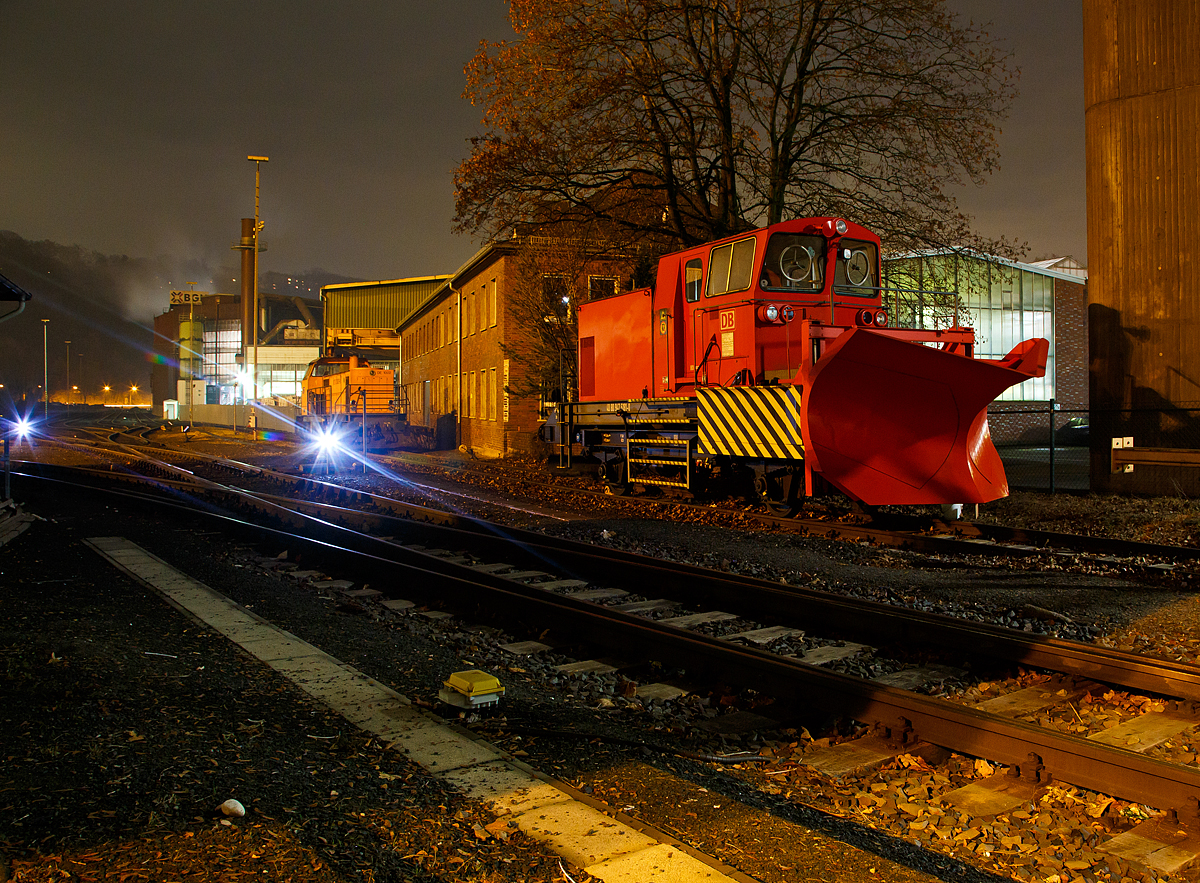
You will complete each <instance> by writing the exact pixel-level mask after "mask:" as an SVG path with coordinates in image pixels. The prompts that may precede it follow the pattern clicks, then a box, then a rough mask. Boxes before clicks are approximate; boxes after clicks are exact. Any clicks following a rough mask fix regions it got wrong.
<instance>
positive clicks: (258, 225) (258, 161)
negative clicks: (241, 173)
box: [246, 156, 270, 401]
mask: <svg viewBox="0 0 1200 883" xmlns="http://www.w3.org/2000/svg"><path fill="white" fill-rule="evenodd" d="M246 159H248V160H250V162H252V163H254V251H252V252H251V254H252V255H253V256H254V323H253V327H254V337H253V340H254V363H253V365H254V373H253V374H252V375H251V377H252V378H253V382H254V392H253V395H254V399H255V401H257V400H258V234H259V233H261V232H262V228H263V224H262V222H261V221H259V220H258V181H259V177H258V176H259V171H260V170H261V168H262V164H263V163H265V162H267V161H268V160H269V159H270V157H266V156H248V157H246Z"/></svg>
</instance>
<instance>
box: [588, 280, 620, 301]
mask: <svg viewBox="0 0 1200 883" xmlns="http://www.w3.org/2000/svg"><path fill="white" fill-rule="evenodd" d="M616 293H617V277H616V276H588V300H597V299H598V298H602V297H612V296H613V295H614V294H616Z"/></svg>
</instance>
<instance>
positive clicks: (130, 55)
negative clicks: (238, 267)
mask: <svg viewBox="0 0 1200 883" xmlns="http://www.w3.org/2000/svg"><path fill="white" fill-rule="evenodd" d="M1080 5H1081V4H1080V3H1079V2H1078V0H1051V2H1046V0H1037V2H1034V0H1008V2H1005V3H1002V4H999V3H995V2H991V0H951V6H952V8H954V9H956V10H960V11H961V12H962V13H963V14H964V16H966V17H971V18H974V19H976V20H977V21H987V20H990V21H992V22H993V23H994V27H993V28H992V31H993V33H995V34H996V36H997V37H999V38H1000V39H1001V40H1002V41H1004V42H1005V43H1006V44H1007V45H1009V46H1010V47H1012V48H1013V49H1015V50H1016V61H1017V64H1018V65H1019V66H1020V67H1021V69H1022V77H1021V97H1020V98H1019V100H1018V103H1017V105H1016V107H1015V109H1014V112H1013V115H1012V117H1011V118H1010V119H1009V120H1008V122H1007V123H1006V124H1005V126H1004V134H1003V136H1002V141H1001V147H1002V151H1003V152H1002V157H1001V162H1002V169H1001V170H1000V172H998V173H997V174H995V175H993V176H992V178H991V180H990V181H989V183H988V184H987V185H986V186H985V187H982V188H974V187H971V188H964V190H963V191H962V193H961V194H960V202H961V204H962V206H963V207H964V208H965V209H966V210H967V211H968V212H969V213H971V214H973V215H975V217H976V218H977V220H978V226H979V227H980V229H981V231H982V232H984V233H986V234H990V235H998V234H1004V235H1008V236H1010V237H1015V238H1017V239H1021V240H1025V241H1027V242H1028V243H1029V252H1028V255H1027V257H1028V258H1029V259H1031V260H1033V259H1038V258H1042V257H1047V256H1051V255H1062V254H1070V255H1073V256H1075V257H1077V258H1078V259H1080V260H1084V259H1085V258H1086V248H1087V244H1086V238H1085V232H1084V231H1085V218H1084V209H1085V200H1084V190H1083V188H1084V151H1083V73H1082V48H1081V43H1082V33H1081V28H1082V23H1081V19H1082V15H1081V11H1080ZM0 34H3V35H4V41H3V42H4V46H3V51H2V52H0V230H12V231H14V232H16V233H18V234H19V235H21V236H23V237H24V238H26V239H51V240H54V241H57V242H60V243H63V244H73V245H80V246H83V247H84V248H87V249H92V250H96V251H100V252H105V253H111V254H128V255H131V256H139V257H151V256H156V255H171V256H175V257H196V258H208V259H210V260H212V261H213V262H214V263H217V264H221V263H226V262H231V263H232V262H233V261H234V260H236V258H235V257H234V256H231V253H230V252H229V246H230V245H231V244H232V243H233V242H235V241H236V240H237V237H238V235H239V219H240V218H242V217H250V216H253V214H254V164H253V163H251V162H248V161H247V160H246V156H247V155H248V154H261V155H265V156H269V157H270V162H268V163H266V164H264V165H263V166H262V201H261V206H262V207H261V216H262V218H263V219H264V220H265V222H266V228H265V229H264V232H263V240H264V241H265V242H266V243H267V245H268V248H269V251H268V252H267V253H266V254H265V255H264V256H263V261H262V268H263V270H264V271H266V270H277V271H283V272H297V273H299V272H303V271H305V270H308V269H312V268H322V269H325V270H328V271H331V272H334V273H339V274H342V275H345V276H352V277H358V278H367V279H384V278H396V277H401V276H418V275H428V274H434V273H447V272H451V271H452V270H453V269H455V268H457V267H458V266H459V265H460V264H462V263H463V262H464V261H465V260H466V259H467V258H468V257H470V255H471V254H472V253H473V251H474V250H475V248H476V246H477V243H475V242H473V241H471V240H470V239H468V238H466V237H462V236H455V235H454V234H452V233H451V231H450V223H451V218H452V216H453V210H454V206H453V183H452V175H453V170H454V168H455V166H456V165H457V164H458V163H459V162H460V161H461V160H462V159H463V158H464V157H465V155H466V151H467V143H466V142H467V139H468V138H469V137H470V136H471V135H472V134H475V133H476V132H477V130H478V121H479V113H478V111H477V110H475V109H474V108H472V107H470V105H468V104H467V103H466V102H464V101H463V100H462V99H461V97H460V96H461V93H462V87H463V66H464V64H465V63H466V62H467V61H468V60H469V59H470V58H471V56H472V55H473V54H474V52H475V50H476V48H477V47H478V44H479V41H480V40H484V39H486V40H499V39H504V38H505V37H510V36H511V35H512V31H511V30H510V28H509V27H508V21H507V6H506V4H505V3H504V2H503V0H348V2H342V3H329V2H317V0H256V2H253V3H246V2H244V0H238V2H232V0H191V2H185V0H103V2H96V0H0Z"/></svg>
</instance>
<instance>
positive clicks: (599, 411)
mask: <svg viewBox="0 0 1200 883" xmlns="http://www.w3.org/2000/svg"><path fill="white" fill-rule="evenodd" d="M879 280H880V244H879V238H878V237H877V236H876V235H875V234H873V233H871V232H870V231H869V230H867V229H865V228H863V227H860V226H858V225H857V224H853V223H850V222H848V221H845V220H842V219H840V218H804V219H797V220H792V221H785V222H783V223H779V224H774V225H772V226H770V227H765V228H762V229H758V230H754V231H751V232H748V233H745V234H740V235H738V236H733V237H730V238H728V239H723V240H720V241H718V242H714V243H710V244H706V245H703V246H698V247H695V248H690V249H687V250H686V251H681V252H676V253H674V254H670V255H667V256H665V257H663V258H662V259H661V260H660V261H659V264H658V274H657V282H656V284H655V286H654V287H653V288H647V289H640V290H636V291H630V292H627V293H624V294H619V295H616V296H613V297H609V298H605V299H602V300H595V301H591V302H588V303H585V304H582V305H580V307H579V363H578V364H579V396H578V398H579V401H577V402H568V403H562V404H560V405H556V406H555V408H554V410H553V412H552V413H551V415H550V418H549V420H548V421H547V425H546V429H545V433H546V437H547V438H548V440H550V441H551V442H555V443H557V444H559V445H560V446H561V449H563V450H569V451H573V452H576V453H577V454H584V455H588V456H591V457H593V458H595V460H596V461H597V462H598V467H597V468H598V471H599V474H600V476H601V478H602V479H603V480H604V481H605V482H607V483H608V485H609V486H610V488H612V490H613V491H614V492H616V493H621V492H624V491H626V490H628V489H629V487H630V486H631V485H634V484H643V485H651V486H655V485H657V486H669V487H681V488H686V489H688V490H691V491H693V492H698V491H700V490H702V489H703V488H704V487H705V486H706V485H707V484H708V483H709V482H710V481H712V480H713V479H714V478H715V477H718V476H719V477H729V476H735V477H740V478H743V479H746V480H748V481H750V482H751V483H752V484H753V487H754V489H755V491H756V492H757V494H758V496H759V497H760V498H761V499H762V500H763V501H764V502H765V503H766V504H767V505H768V506H769V507H770V508H771V509H772V510H774V511H776V512H781V513H794V512H796V511H798V509H799V508H800V507H801V505H802V503H803V500H804V498H805V497H811V496H813V495H815V494H819V493H823V492H827V491H830V490H836V491H840V492H841V493H843V494H845V495H846V496H847V497H849V498H851V499H853V500H857V501H861V502H862V503H865V504H869V505H879V504H926V503H934V504H952V503H982V502H987V501H989V500H994V499H997V498H998V497H1002V496H1005V495H1006V494H1007V493H1008V483H1007V480H1006V478H1005V475H1004V467H1003V465H1002V464H1001V462H1000V457H999V454H998V453H997V452H996V449H995V447H994V445H993V444H992V441H991V437H990V435H989V433H988V426H987V406H988V404H990V403H991V402H992V400H993V399H995V398H996V396H998V395H999V394H1000V393H1002V392H1003V391H1004V390H1006V389H1008V388H1009V387H1010V386H1013V385H1014V384H1017V383H1020V382H1022V381H1024V380H1027V379H1029V378H1031V377H1040V376H1042V375H1043V374H1044V373H1045V370H1046V358H1047V354H1048V350H1049V343H1048V341H1046V340H1044V339H1041V338H1037V339H1032V340H1027V341H1025V342H1023V343H1021V344H1020V345H1018V346H1017V347H1016V348H1015V349H1013V351H1012V352H1010V353H1009V354H1008V355H1007V356H1005V357H1004V358H1003V359H996V360H989V359H978V358H975V354H974V350H975V333H974V331H973V330H972V329H971V328H965V327H957V326H956V327H950V328H941V329H929V330H926V329H908V328H894V327H890V321H889V316H888V313H887V311H886V309H885V301H884V294H885V292H884V289H883V288H882V287H881V286H880V282H879Z"/></svg>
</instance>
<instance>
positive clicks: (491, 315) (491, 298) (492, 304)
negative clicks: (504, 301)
mask: <svg viewBox="0 0 1200 883" xmlns="http://www.w3.org/2000/svg"><path fill="white" fill-rule="evenodd" d="M487 298H488V327H489V328H495V327H496V321H497V302H496V298H497V295H496V280H495V279H493V280H492V281H491V282H489V283H488V288H487Z"/></svg>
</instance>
